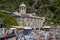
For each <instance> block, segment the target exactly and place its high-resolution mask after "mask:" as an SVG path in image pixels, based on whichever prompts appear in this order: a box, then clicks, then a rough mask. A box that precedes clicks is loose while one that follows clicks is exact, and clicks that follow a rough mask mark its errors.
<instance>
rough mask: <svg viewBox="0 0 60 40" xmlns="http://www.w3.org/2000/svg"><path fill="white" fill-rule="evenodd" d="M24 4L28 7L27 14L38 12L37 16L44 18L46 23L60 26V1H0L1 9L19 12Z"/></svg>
mask: <svg viewBox="0 0 60 40" xmlns="http://www.w3.org/2000/svg"><path fill="white" fill-rule="evenodd" d="M22 2H24V3H25V4H26V5H27V12H36V14H37V15H39V16H41V17H43V16H44V17H45V18H46V23H49V24H50V22H53V23H55V24H60V0H0V9H1V10H8V11H10V12H14V11H18V10H19V9H18V8H19V5H20V4H21V3H22Z"/></svg>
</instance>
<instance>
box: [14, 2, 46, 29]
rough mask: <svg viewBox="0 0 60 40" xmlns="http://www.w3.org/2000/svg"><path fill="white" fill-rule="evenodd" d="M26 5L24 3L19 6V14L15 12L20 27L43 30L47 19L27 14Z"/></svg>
mask: <svg viewBox="0 0 60 40" xmlns="http://www.w3.org/2000/svg"><path fill="white" fill-rule="evenodd" d="M26 7H27V6H26V5H25V4H24V3H22V4H21V5H20V6H19V12H17V11H16V12H14V15H15V16H16V19H17V22H18V24H19V26H28V27H32V28H41V27H42V26H43V22H45V17H39V16H37V15H36V14H35V13H26Z"/></svg>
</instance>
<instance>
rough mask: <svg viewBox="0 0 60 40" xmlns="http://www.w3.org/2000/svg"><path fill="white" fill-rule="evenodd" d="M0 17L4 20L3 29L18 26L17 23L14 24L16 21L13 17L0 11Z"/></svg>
mask: <svg viewBox="0 0 60 40" xmlns="http://www.w3.org/2000/svg"><path fill="white" fill-rule="evenodd" d="M0 17H2V18H3V20H4V23H3V25H2V26H3V27H6V28H8V27H11V26H12V25H14V26H17V25H18V23H17V22H16V19H15V16H14V15H12V16H11V15H10V14H8V13H5V12H1V11H0Z"/></svg>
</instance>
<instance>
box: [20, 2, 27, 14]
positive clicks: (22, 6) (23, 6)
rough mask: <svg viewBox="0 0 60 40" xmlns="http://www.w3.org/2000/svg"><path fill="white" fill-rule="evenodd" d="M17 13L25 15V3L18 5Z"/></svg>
mask: <svg viewBox="0 0 60 40" xmlns="http://www.w3.org/2000/svg"><path fill="white" fill-rule="evenodd" d="M19 13H21V15H25V14H26V5H25V4H24V3H22V4H21V5H20V6H19Z"/></svg>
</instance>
